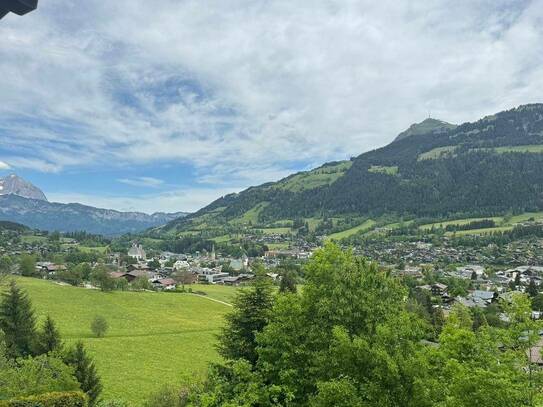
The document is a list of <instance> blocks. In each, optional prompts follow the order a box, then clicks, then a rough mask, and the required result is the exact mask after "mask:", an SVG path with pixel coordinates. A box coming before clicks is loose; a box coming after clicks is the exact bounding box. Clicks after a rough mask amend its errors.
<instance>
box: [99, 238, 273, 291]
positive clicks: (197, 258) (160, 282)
mask: <svg viewBox="0 0 543 407" xmlns="http://www.w3.org/2000/svg"><path fill="white" fill-rule="evenodd" d="M128 256H129V257H131V258H132V259H133V260H134V263H133V264H129V265H127V266H126V267H123V269H122V270H121V269H119V270H118V271H113V272H111V273H110V276H111V277H112V278H114V279H119V278H124V279H126V280H127V281H128V282H129V283H131V282H133V281H134V280H136V279H137V278H146V279H147V280H148V281H149V282H150V283H151V284H152V285H153V287H154V288H155V289H157V290H166V291H168V290H175V289H176V286H177V285H178V284H194V283H204V284H224V285H231V286H238V285H241V284H244V283H247V282H249V281H250V280H251V279H253V278H254V274H253V273H252V272H251V266H250V260H249V258H248V257H247V256H245V255H243V256H241V258H227V257H219V256H217V254H216V253H215V250H214V249H213V250H212V251H211V252H210V253H204V254H203V255H200V254H199V253H197V254H195V255H187V254H176V253H169V252H163V253H161V255H160V256H159V257H158V258H157V259H153V260H156V261H158V264H160V267H157V268H152V267H150V266H149V262H148V261H149V260H151V259H148V258H147V254H146V252H145V250H144V248H143V247H142V246H141V245H139V244H136V243H135V244H133V245H132V247H131V248H130V250H129V251H128ZM273 257H274V256H270V258H273ZM111 260H112V262H114V261H117V262H119V261H120V257H119V256H116V255H115V254H112V255H111ZM268 276H269V277H270V278H271V279H273V280H276V279H277V278H278V275H277V274H274V273H268Z"/></svg>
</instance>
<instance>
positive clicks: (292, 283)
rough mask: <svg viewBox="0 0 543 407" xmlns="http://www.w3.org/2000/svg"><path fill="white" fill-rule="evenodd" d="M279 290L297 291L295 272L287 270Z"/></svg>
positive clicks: (285, 291) (283, 291)
mask: <svg viewBox="0 0 543 407" xmlns="http://www.w3.org/2000/svg"><path fill="white" fill-rule="evenodd" d="M279 292H281V293H296V277H294V274H293V273H292V272H291V271H287V272H285V273H284V274H283V275H282V276H281V282H280V283H279Z"/></svg>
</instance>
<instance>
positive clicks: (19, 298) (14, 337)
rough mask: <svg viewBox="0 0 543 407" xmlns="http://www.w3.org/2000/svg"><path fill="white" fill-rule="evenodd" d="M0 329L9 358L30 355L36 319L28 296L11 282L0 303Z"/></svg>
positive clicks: (34, 335) (34, 338)
mask: <svg viewBox="0 0 543 407" xmlns="http://www.w3.org/2000/svg"><path fill="white" fill-rule="evenodd" d="M0 329H1V330H2V331H3V332H4V341H5V344H6V353H7V356H8V357H9V358H17V357H22V356H28V355H31V354H32V350H33V346H34V344H35V340H36V319H35V316H34V311H33V310H32V304H31V302H30V299H29V298H28V296H27V295H26V294H25V293H24V292H23V291H22V290H21V289H20V288H19V287H18V286H17V284H16V283H15V281H12V282H11V283H10V286H9V290H8V291H7V292H6V293H4V294H3V295H2V302H1V303H0Z"/></svg>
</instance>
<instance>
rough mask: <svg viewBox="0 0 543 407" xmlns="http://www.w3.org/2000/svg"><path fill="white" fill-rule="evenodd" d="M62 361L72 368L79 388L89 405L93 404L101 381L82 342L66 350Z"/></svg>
mask: <svg viewBox="0 0 543 407" xmlns="http://www.w3.org/2000/svg"><path fill="white" fill-rule="evenodd" d="M64 362H65V363H66V364H67V365H69V366H71V367H72V368H73V369H74V375H75V378H76V379H77V381H78V382H79V384H80V386H81V390H83V392H85V393H86V394H87V396H88V397H89V405H91V406H93V405H95V404H96V402H97V401H98V397H99V396H100V393H101V392H102V383H101V381H100V377H99V376H98V373H97V371H96V366H95V365H94V361H93V360H92V358H91V357H90V356H89V355H88V354H87V351H86V350H85V347H84V346H83V342H81V341H79V342H77V343H76V345H75V347H73V348H72V349H70V350H69V351H68V352H67V354H66V357H65V359H64Z"/></svg>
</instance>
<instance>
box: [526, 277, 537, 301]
mask: <svg viewBox="0 0 543 407" xmlns="http://www.w3.org/2000/svg"><path fill="white" fill-rule="evenodd" d="M526 293H527V294H528V295H529V296H530V297H532V298H534V297H535V296H536V295H537V294H539V290H538V289H537V285H536V284H535V281H534V279H533V278H532V279H531V280H530V283H529V284H528V288H527V289H526Z"/></svg>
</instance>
